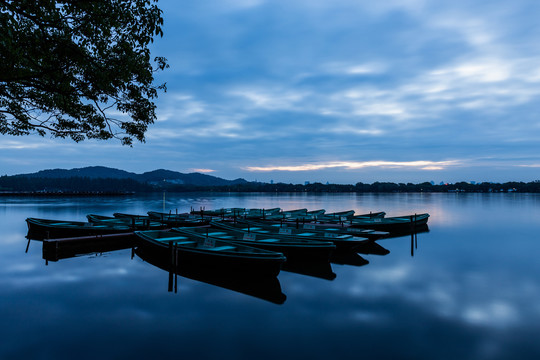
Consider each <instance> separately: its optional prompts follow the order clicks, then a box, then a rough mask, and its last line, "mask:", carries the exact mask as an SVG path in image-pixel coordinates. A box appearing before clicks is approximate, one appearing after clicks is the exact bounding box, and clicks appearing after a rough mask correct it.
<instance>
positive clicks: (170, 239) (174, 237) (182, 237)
mask: <svg viewBox="0 0 540 360" xmlns="http://www.w3.org/2000/svg"><path fill="white" fill-rule="evenodd" d="M156 240H158V241H175V240H187V237H185V236H171V237H164V238H158V239H156Z"/></svg>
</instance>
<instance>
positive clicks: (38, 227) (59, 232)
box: [26, 218, 133, 240]
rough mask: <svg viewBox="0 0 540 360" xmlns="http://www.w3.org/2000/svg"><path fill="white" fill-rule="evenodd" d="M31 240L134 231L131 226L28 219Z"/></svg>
mask: <svg viewBox="0 0 540 360" xmlns="http://www.w3.org/2000/svg"><path fill="white" fill-rule="evenodd" d="M26 223H27V225H28V235H27V237H28V238H29V239H35V240H43V239H57V238H70V237H79V236H92V235H105V234H119V233H127V232H131V231H133V230H132V229H131V227H130V226H127V225H118V224H103V223H95V224H94V223H89V222H82V221H69V220H67V221H66V220H49V219H38V218H28V219H26Z"/></svg>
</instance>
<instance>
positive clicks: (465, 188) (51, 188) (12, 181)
mask: <svg viewBox="0 0 540 360" xmlns="http://www.w3.org/2000/svg"><path fill="white" fill-rule="evenodd" d="M156 191H168V192H189V191H213V192H309V193H326V192H358V193H368V192H380V193H397V192H514V191H515V192H529V193H538V192H540V180H536V181H532V182H527V183H526V182H506V183H491V182H483V183H477V184H472V183H467V182H457V183H453V184H440V185H435V184H432V183H430V182H423V183H419V184H413V183H406V184H405V183H392V182H378V181H377V182H374V183H372V184H366V183H362V182H358V183H356V184H354V185H352V184H349V185H343V184H322V183H317V182H316V183H311V184H304V185H302V184H286V183H275V184H269V183H262V182H248V183H243V184H234V185H226V186H200V185H191V184H190V185H186V184H174V183H167V182H163V183H160V184H155V183H148V182H139V181H136V180H133V179H114V178H88V177H70V178H32V177H22V176H0V193H3V194H15V193H36V194H39V193H43V194H48V193H96V194H100V193H110V194H122V193H149V192H156Z"/></svg>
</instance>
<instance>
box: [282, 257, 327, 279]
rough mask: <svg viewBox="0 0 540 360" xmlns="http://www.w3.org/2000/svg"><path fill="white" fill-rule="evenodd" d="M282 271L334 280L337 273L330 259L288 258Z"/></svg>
mask: <svg viewBox="0 0 540 360" xmlns="http://www.w3.org/2000/svg"><path fill="white" fill-rule="evenodd" d="M281 270H282V271H287V272H292V273H295V274H300V275H306V276H312V277H316V278H320V279H325V280H334V279H335V278H336V274H335V273H334V272H333V271H332V265H330V262H329V261H328V260H326V261H324V260H320V261H290V260H287V261H285V263H283V265H281Z"/></svg>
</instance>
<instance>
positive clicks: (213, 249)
mask: <svg viewBox="0 0 540 360" xmlns="http://www.w3.org/2000/svg"><path fill="white" fill-rule="evenodd" d="M205 249H207V250H212V251H224V250H234V249H236V247H234V246H230V245H223V246H216V247H213V248H205Z"/></svg>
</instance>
